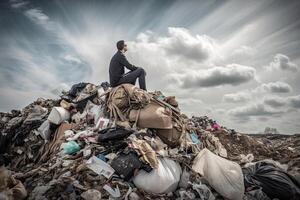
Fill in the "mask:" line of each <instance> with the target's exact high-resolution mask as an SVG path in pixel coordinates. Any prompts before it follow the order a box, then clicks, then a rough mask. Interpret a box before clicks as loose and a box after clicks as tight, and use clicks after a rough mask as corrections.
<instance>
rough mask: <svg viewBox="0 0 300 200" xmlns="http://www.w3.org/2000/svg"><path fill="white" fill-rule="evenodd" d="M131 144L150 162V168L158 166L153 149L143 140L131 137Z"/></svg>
mask: <svg viewBox="0 0 300 200" xmlns="http://www.w3.org/2000/svg"><path fill="white" fill-rule="evenodd" d="M132 145H133V147H134V148H135V149H137V150H138V151H139V153H140V154H141V155H142V156H143V159H144V160H145V161H146V162H147V163H148V164H150V166H151V167H152V168H157V167H158V160H157V156H156V153H155V151H154V150H153V149H152V147H151V146H150V145H149V144H148V143H147V142H146V141H145V140H138V139H133V140H132Z"/></svg>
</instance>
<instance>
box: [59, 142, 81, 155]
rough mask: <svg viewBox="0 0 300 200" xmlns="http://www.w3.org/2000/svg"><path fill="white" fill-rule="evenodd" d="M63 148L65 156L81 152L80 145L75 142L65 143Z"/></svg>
mask: <svg viewBox="0 0 300 200" xmlns="http://www.w3.org/2000/svg"><path fill="white" fill-rule="evenodd" d="M62 147H63V149H64V153H65V154H73V153H76V152H77V151H79V150H80V146H79V144H77V143H76V142H75V141H70V142H68V143H63V144H62Z"/></svg>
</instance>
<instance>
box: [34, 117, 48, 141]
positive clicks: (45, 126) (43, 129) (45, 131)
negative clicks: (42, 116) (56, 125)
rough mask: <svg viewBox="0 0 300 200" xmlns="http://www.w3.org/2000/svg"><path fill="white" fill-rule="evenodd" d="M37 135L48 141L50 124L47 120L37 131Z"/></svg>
mask: <svg viewBox="0 0 300 200" xmlns="http://www.w3.org/2000/svg"><path fill="white" fill-rule="evenodd" d="M37 133H38V134H39V135H40V136H41V137H42V138H43V139H44V140H49V139H50V134H51V131H50V122H49V121H48V120H46V121H44V122H43V123H42V124H41V126H40V127H39V128H38V129H37Z"/></svg>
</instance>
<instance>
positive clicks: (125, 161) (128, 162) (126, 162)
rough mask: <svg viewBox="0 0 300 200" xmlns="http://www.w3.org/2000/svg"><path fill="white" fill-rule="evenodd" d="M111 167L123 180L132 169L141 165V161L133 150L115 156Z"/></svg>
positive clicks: (132, 171) (130, 174)
mask: <svg viewBox="0 0 300 200" xmlns="http://www.w3.org/2000/svg"><path fill="white" fill-rule="evenodd" d="M111 167H112V168H113V169H114V170H115V171H116V172H117V173H118V174H119V175H120V176H121V178H123V179H124V180H129V179H130V178H131V177H132V176H133V174H134V171H135V170H137V169H139V168H141V167H142V163H141V161H140V160H139V158H138V156H137V155H136V153H134V152H130V153H129V154H121V155H119V156H118V157H117V158H115V159H114V160H113V161H112V163H111Z"/></svg>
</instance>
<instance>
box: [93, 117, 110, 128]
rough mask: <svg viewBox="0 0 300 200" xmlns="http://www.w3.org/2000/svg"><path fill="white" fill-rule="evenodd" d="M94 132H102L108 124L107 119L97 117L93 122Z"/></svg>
mask: <svg viewBox="0 0 300 200" xmlns="http://www.w3.org/2000/svg"><path fill="white" fill-rule="evenodd" d="M95 124H96V125H95V130H102V129H105V128H107V126H108V124H109V119H106V118H103V117H99V118H97V120H96V121H95Z"/></svg>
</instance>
